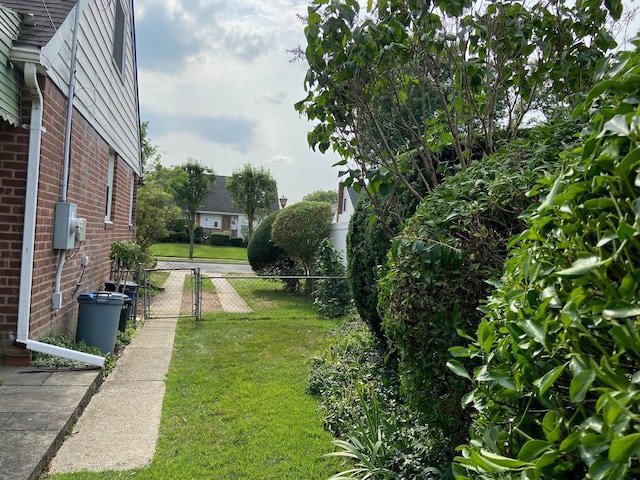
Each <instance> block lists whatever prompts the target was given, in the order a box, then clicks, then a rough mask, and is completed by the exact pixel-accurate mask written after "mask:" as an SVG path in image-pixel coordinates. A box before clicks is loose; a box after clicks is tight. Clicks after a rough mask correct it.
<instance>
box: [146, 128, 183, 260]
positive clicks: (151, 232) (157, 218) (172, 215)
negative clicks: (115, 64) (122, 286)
mask: <svg viewBox="0 0 640 480" xmlns="http://www.w3.org/2000/svg"><path fill="white" fill-rule="evenodd" d="M148 128H149V122H142V123H141V124H140V143H141V145H142V165H143V167H144V168H145V175H144V178H143V182H142V185H140V186H139V187H138V194H137V199H136V243H137V244H138V245H139V246H140V248H141V249H142V254H143V258H144V261H145V263H147V262H150V261H151V259H152V256H151V254H150V252H149V247H150V246H151V245H153V244H154V243H155V242H156V241H158V240H159V239H161V238H163V237H166V236H167V231H168V230H167V229H168V225H169V224H170V223H171V222H172V221H173V220H175V219H176V218H177V217H178V215H180V209H179V208H178V207H176V206H175V205H174V203H173V200H172V198H171V195H170V194H169V193H168V192H167V191H166V188H165V182H164V181H163V175H162V172H161V171H162V170H163V169H162V167H161V166H160V164H159V155H158V147H157V145H154V144H153V143H151V140H150V139H149V136H148V134H147V132H148ZM150 163H154V164H155V167H156V168H155V169H149V167H150Z"/></svg>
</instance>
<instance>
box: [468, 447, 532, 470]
mask: <svg viewBox="0 0 640 480" xmlns="http://www.w3.org/2000/svg"><path fill="white" fill-rule="evenodd" d="M480 455H482V457H484V459H485V460H487V461H488V462H490V463H493V464H494V465H499V466H501V467H504V468H510V469H511V468H522V467H525V466H527V465H529V463H528V462H523V461H521V460H516V459H514V458H509V457H503V456H502V455H498V454H496V453H492V452H489V451H487V450H484V449H482V450H480Z"/></svg>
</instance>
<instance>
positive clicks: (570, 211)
mask: <svg viewBox="0 0 640 480" xmlns="http://www.w3.org/2000/svg"><path fill="white" fill-rule="evenodd" d="M635 45H636V50H635V51H634V52H624V53H621V54H620V55H619V58H618V59H617V60H616V61H615V62H614V65H613V66H612V69H611V72H612V73H611V76H609V77H608V78H605V79H604V80H603V81H601V83H599V84H597V85H596V86H595V87H594V88H593V90H592V91H591V92H590V93H589V94H588V96H587V100H586V102H585V103H584V104H583V105H582V106H580V107H579V108H578V110H577V113H583V112H587V111H588V112H593V117H592V122H591V127H592V132H593V133H592V134H591V135H590V136H589V137H588V138H586V139H585V141H584V144H583V146H582V147H581V148H579V149H577V150H574V151H567V152H565V153H564V154H563V155H562V159H563V167H562V169H561V170H559V171H557V172H554V173H555V175H554V176H553V177H551V178H549V179H547V180H545V181H544V182H541V184H540V185H539V186H538V188H539V189H540V190H541V191H544V193H545V194H546V196H545V197H544V201H543V202H542V203H541V204H539V205H536V206H534V207H533V208H530V209H529V210H528V211H527V212H526V214H525V215H524V218H525V219H526V221H527V224H528V230H526V231H525V232H524V233H523V234H521V235H520V236H519V237H518V238H517V239H515V240H514V241H513V242H512V244H513V246H514V248H513V250H512V251H511V252H510V255H509V259H508V262H507V264H506V269H505V273H504V275H503V277H502V280H501V282H500V283H497V285H498V288H497V290H496V291H495V292H494V294H493V295H492V297H491V298H490V299H489V301H488V303H487V305H486V306H485V307H484V311H485V312H486V313H487V315H486V317H485V318H484V319H483V321H482V323H481V324H480V326H479V327H478V329H477V338H476V339H475V340H474V341H473V343H471V344H470V345H469V347H468V348H466V349H465V348H455V349H453V350H452V353H454V354H455V355H457V356H462V357H467V356H471V357H474V358H476V359H480V360H481V365H480V366H479V367H477V368H476V369H475V371H474V372H473V373H472V378H473V383H474V386H475V389H474V390H473V391H472V392H470V393H469V394H468V395H467V396H466V397H465V403H466V404H468V405H469V406H471V405H473V406H474V408H475V410H476V413H475V414H474V423H473V427H474V429H473V434H474V435H473V438H472V442H467V444H466V445H465V446H464V447H463V448H462V449H461V450H462V454H463V455H462V456H461V457H460V458H458V459H457V465H456V468H455V470H456V473H457V475H459V476H458V477H457V478H461V479H462V478H479V477H482V478H487V477H491V478H532V479H533V478H593V479H595V478H597V479H614V478H615V479H622V478H640V457H639V447H640V433H639V431H640V417H639V416H638V411H640V390H639V389H638V383H639V382H640V375H639V373H638V371H639V367H638V366H639V365H640V336H639V334H638V331H639V328H640V302H639V300H638V298H639V293H640V240H639V236H640V235H639V231H640V220H639V219H640V200H639V199H640V173H639V172H640V145H639V142H640V121H639V120H638V119H639V118H640V116H639V113H640V82H639V81H638V71H639V70H640V50H639V47H640V40H636V42H635ZM450 366H451V368H452V369H453V370H454V371H456V372H457V373H459V374H461V375H463V376H469V374H468V373H467V372H466V371H465V370H464V369H463V366H462V364H461V363H459V362H458V361H457V360H452V361H451V362H450Z"/></svg>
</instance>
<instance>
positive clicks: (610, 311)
mask: <svg viewBox="0 0 640 480" xmlns="http://www.w3.org/2000/svg"><path fill="white" fill-rule="evenodd" d="M638 315H640V305H637V304H633V303H628V302H625V301H622V300H615V301H613V302H611V303H609V304H608V305H607V306H606V307H605V309H604V310H603V311H602V316H603V317H604V318H606V319H607V320H610V319H612V318H628V317H637V316H638Z"/></svg>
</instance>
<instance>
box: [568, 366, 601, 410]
mask: <svg viewBox="0 0 640 480" xmlns="http://www.w3.org/2000/svg"><path fill="white" fill-rule="evenodd" d="M595 378H596V372H594V371H593V370H591V369H587V370H583V371H582V372H580V373H579V374H578V375H576V376H575V377H573V380H571V385H569V397H570V398H571V401H572V402H573V403H582V402H584V399H585V397H586V396H587V392H588V391H589V389H590V388H591V384H592V383H593V381H594V380H595Z"/></svg>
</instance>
